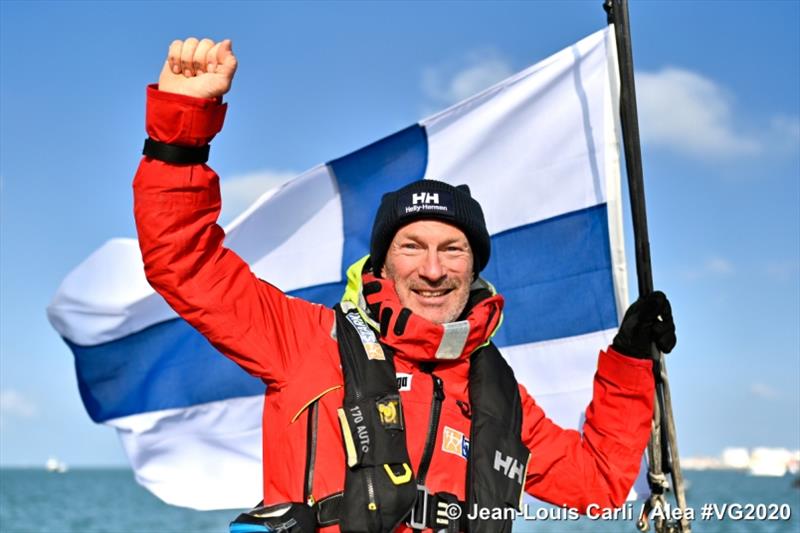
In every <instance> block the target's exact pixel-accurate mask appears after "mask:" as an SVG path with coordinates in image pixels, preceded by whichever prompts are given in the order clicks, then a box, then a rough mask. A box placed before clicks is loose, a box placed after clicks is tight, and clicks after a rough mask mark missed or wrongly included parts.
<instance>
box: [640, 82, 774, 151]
mask: <svg viewBox="0 0 800 533" xmlns="http://www.w3.org/2000/svg"><path fill="white" fill-rule="evenodd" d="M636 95H637V101H638V102H637V103H638V108H639V115H640V124H641V126H640V127H641V133H642V140H643V141H644V142H645V143H652V144H655V145H661V146H667V147H670V148H672V149H674V150H676V151H679V152H683V153H687V154H690V155H694V156H702V157H714V158H728V157H738V156H743V155H757V154H759V153H761V152H762V151H763V149H764V146H763V145H762V143H761V142H760V141H759V140H758V139H759V136H757V135H755V134H754V133H753V132H747V131H743V130H742V128H741V127H738V126H737V125H736V124H734V120H733V118H734V116H735V111H734V109H733V104H734V99H733V96H732V95H731V94H730V93H729V92H728V91H727V90H725V89H724V88H723V87H721V86H720V85H718V84H717V83H715V82H714V81H712V80H710V79H708V78H706V77H704V76H702V75H700V74H697V73H695V72H691V71H689V70H685V69H680V68H674V67H668V68H664V69H662V70H660V71H658V72H640V73H638V74H637V76H636Z"/></svg>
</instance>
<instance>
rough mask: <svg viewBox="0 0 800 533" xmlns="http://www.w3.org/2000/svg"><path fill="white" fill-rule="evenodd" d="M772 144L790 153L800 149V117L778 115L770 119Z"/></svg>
mask: <svg viewBox="0 0 800 533" xmlns="http://www.w3.org/2000/svg"><path fill="white" fill-rule="evenodd" d="M769 140H770V144H771V145H772V146H774V147H775V148H777V149H779V150H781V151H783V152H789V153H795V152H797V151H798V150H800V117H792V116H789V115H776V116H774V117H772V120H771V121H770V129H769Z"/></svg>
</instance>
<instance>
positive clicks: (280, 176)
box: [220, 170, 299, 224]
mask: <svg viewBox="0 0 800 533" xmlns="http://www.w3.org/2000/svg"><path fill="white" fill-rule="evenodd" d="M298 174H299V173H298V172H293V171H276V170H262V171H259V172H252V173H249V174H243V175H241V176H233V177H230V178H227V179H224V180H222V181H221V182H220V187H221V189H222V214H221V215H220V222H221V223H222V224H225V223H227V222H230V221H231V220H233V218H234V217H236V216H237V215H239V213H241V212H242V211H244V210H245V209H247V208H248V207H249V206H250V204H252V203H253V202H255V201H256V200H258V199H259V198H260V197H261V195H262V194H264V193H265V192H267V191H269V190H270V189H273V188H275V187H278V186H280V185H283V184H284V183H286V182H287V181H289V180H290V179H292V178H294V177H295V176H297V175H298Z"/></svg>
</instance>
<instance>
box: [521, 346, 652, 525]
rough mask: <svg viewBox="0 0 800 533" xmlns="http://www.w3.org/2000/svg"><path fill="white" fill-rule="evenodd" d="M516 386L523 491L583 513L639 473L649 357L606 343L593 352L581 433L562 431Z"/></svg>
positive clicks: (611, 501) (617, 496) (618, 493)
mask: <svg viewBox="0 0 800 533" xmlns="http://www.w3.org/2000/svg"><path fill="white" fill-rule="evenodd" d="M520 389H521V392H522V409H523V426H522V439H523V442H524V443H525V445H526V446H527V447H528V449H529V450H530V452H531V458H530V462H529V463H528V473H527V478H526V482H525V490H526V491H527V492H528V493H530V494H531V495H533V496H535V497H537V498H539V499H541V500H544V501H547V502H550V503H552V504H554V505H559V506H561V505H565V506H567V507H570V508H574V509H577V510H578V512H580V513H585V512H586V508H587V506H588V505H589V504H592V503H594V504H597V505H598V506H599V507H600V508H610V507H619V506H621V505H622V504H623V503H624V502H625V499H626V498H627V496H628V493H629V492H630V488H631V486H632V485H633V482H634V481H635V479H636V476H637V474H638V473H639V467H640V464H641V461H642V454H643V453H644V449H645V447H646V445H647V441H648V439H649V437H650V421H651V418H652V414H653V403H654V380H653V374H652V362H650V361H645V360H640V359H634V358H631V357H626V356H624V355H620V354H618V353H616V352H615V351H614V350H613V349H611V348H610V347H609V349H608V351H607V352H601V353H600V359H599V362H598V368H597V373H596V374H595V377H594V391H593V397H592V402H591V403H590V404H589V407H588V408H587V409H586V420H585V422H584V424H583V432H582V434H581V433H580V432H578V431H575V430H571V429H563V428H561V427H559V426H558V425H556V424H555V423H554V422H553V421H552V420H550V419H549V418H547V417H546V416H545V414H544V412H543V411H542V408H541V407H539V406H538V405H536V402H535V401H534V400H533V398H532V397H531V396H530V395H529V394H528V393H527V392H526V391H525V389H524V387H522V386H520Z"/></svg>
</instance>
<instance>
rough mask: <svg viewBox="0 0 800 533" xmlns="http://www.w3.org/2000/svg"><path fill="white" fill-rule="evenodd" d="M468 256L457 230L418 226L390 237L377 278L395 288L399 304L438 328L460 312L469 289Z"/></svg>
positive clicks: (466, 244) (426, 223)
mask: <svg viewBox="0 0 800 533" xmlns="http://www.w3.org/2000/svg"><path fill="white" fill-rule="evenodd" d="M472 263H473V257H472V250H471V249H470V246H469V241H468V240H467V237H466V235H464V232H463V231H461V230H460V229H458V228H456V227H455V226H451V225H450V224H446V223H444V222H439V221H437V220H419V221H417V222H412V223H411V224H408V225H407V226H403V227H402V228H400V230H399V231H398V232H397V233H396V234H395V236H394V239H392V243H391V244H390V245H389V251H388V252H387V254H386V261H385V262H384V265H383V269H382V270H381V275H382V276H383V277H384V278H386V279H388V280H391V281H392V282H393V283H394V286H395V290H396V291H397V295H398V296H399V298H400V303H401V304H402V305H403V306H405V307H408V308H409V309H411V311H412V312H414V313H417V314H418V315H420V316H422V317H423V318H425V319H427V320H429V321H431V322H434V323H436V324H442V323H445V322H452V321H454V320H455V319H456V318H458V316H459V315H460V314H461V311H463V310H464V306H465V305H466V304H467V298H468V297H469V287H470V285H471V284H472Z"/></svg>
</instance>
